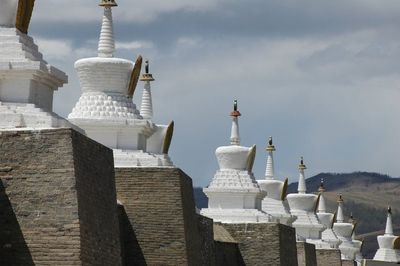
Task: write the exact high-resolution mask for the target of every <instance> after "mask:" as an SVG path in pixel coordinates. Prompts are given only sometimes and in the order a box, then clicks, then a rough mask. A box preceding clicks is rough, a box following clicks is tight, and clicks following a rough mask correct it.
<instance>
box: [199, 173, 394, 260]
mask: <svg viewBox="0 0 400 266" xmlns="http://www.w3.org/2000/svg"><path fill="white" fill-rule="evenodd" d="M321 178H323V179H324V186H325V189H326V193H325V197H326V199H327V208H328V210H329V211H330V212H334V211H335V210H336V208H337V203H336V200H337V195H338V194H339V193H341V194H342V195H343V198H344V201H345V204H344V206H345V208H344V211H345V215H347V217H348V218H349V216H350V214H351V213H352V214H353V217H354V218H355V219H356V220H357V221H358V222H357V230H356V232H357V235H359V237H360V238H364V240H365V243H364V247H363V254H364V255H365V256H366V257H368V258H371V257H372V256H373V255H374V252H375V251H376V249H377V248H378V244H377V242H376V235H377V234H381V233H382V230H383V229H384V227H385V224H386V209H387V206H388V205H391V206H392V209H393V222H394V224H393V226H394V227H395V228H396V229H397V230H395V231H397V232H398V233H400V198H399V195H400V178H392V177H390V176H388V175H381V174H377V173H368V172H355V173H347V174H337V173H321V174H318V175H316V176H313V177H310V178H308V179H306V184H307V189H308V192H309V193H316V192H317V190H318V188H319V185H320V182H321ZM297 185H298V183H297V182H296V183H292V184H290V185H289V188H288V193H296V191H297ZM194 195H195V200H196V205H197V207H198V208H205V207H207V203H208V200H207V197H206V196H205V195H204V193H203V191H202V188H194Z"/></svg>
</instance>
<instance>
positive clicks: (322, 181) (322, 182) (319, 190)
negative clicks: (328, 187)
mask: <svg viewBox="0 0 400 266" xmlns="http://www.w3.org/2000/svg"><path fill="white" fill-rule="evenodd" d="M318 192H320V193H321V192H325V186H324V179H323V178H321V183H320V184H319V188H318Z"/></svg>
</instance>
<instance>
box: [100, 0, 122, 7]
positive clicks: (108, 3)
mask: <svg viewBox="0 0 400 266" xmlns="http://www.w3.org/2000/svg"><path fill="white" fill-rule="evenodd" d="M99 6H104V7H112V6H118V4H117V3H116V2H115V0H101V1H100V4H99Z"/></svg>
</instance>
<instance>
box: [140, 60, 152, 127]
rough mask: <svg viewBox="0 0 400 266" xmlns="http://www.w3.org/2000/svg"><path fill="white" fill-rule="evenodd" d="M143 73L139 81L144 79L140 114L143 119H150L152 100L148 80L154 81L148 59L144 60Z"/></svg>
mask: <svg viewBox="0 0 400 266" xmlns="http://www.w3.org/2000/svg"><path fill="white" fill-rule="evenodd" d="M144 68H145V73H144V74H143V75H142V77H141V78H140V80H141V81H144V88H143V95H142V104H141V106H140V114H141V115H142V117H143V118H144V119H152V118H153V100H152V97H151V85H150V82H151V81H154V78H153V75H152V74H150V64H149V60H146V62H145V67H144Z"/></svg>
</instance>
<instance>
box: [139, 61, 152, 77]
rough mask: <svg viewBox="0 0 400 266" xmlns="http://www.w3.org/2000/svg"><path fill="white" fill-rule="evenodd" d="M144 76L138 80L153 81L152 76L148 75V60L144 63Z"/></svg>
mask: <svg viewBox="0 0 400 266" xmlns="http://www.w3.org/2000/svg"><path fill="white" fill-rule="evenodd" d="M144 72H145V73H144V74H143V75H142V77H141V78H140V80H141V81H154V78H153V75H152V74H151V73H150V63H149V60H146V61H145V65H144Z"/></svg>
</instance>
